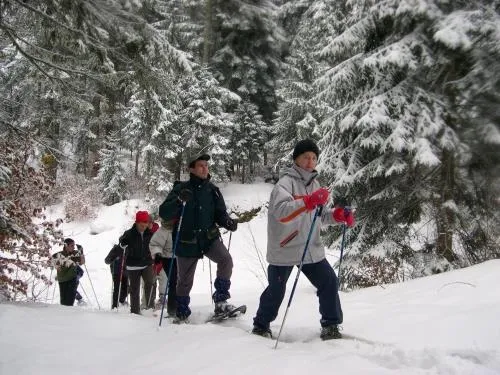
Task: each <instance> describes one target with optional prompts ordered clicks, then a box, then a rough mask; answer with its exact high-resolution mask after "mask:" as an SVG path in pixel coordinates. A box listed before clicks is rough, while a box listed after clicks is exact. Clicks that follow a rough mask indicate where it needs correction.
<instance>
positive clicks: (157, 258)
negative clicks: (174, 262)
mask: <svg viewBox="0 0 500 375" xmlns="http://www.w3.org/2000/svg"><path fill="white" fill-rule="evenodd" d="M154 262H155V264H160V263H163V258H162V256H161V255H160V253H156V254H155V260H154Z"/></svg>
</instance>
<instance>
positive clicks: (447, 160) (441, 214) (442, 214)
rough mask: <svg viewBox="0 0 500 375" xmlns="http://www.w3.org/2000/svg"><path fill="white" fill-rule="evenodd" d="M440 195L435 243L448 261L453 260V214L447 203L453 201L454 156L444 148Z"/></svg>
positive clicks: (438, 250)
mask: <svg viewBox="0 0 500 375" xmlns="http://www.w3.org/2000/svg"><path fill="white" fill-rule="evenodd" d="M440 178H441V180H440V190H441V192H440V196H441V199H440V200H439V201H438V207H437V210H438V211H437V212H438V217H437V232H438V237H437V243H436V251H437V253H438V254H439V255H442V256H443V257H445V258H446V259H447V260H448V261H449V262H452V261H453V260H455V255H454V254H453V229H454V224H455V214H454V212H453V209H452V207H450V206H449V205H448V204H445V203H450V202H452V201H453V190H454V187H455V156H454V154H453V152H452V151H449V150H444V151H443V154H442V168H441V176H440Z"/></svg>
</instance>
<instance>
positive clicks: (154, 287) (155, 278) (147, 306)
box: [146, 267, 160, 309]
mask: <svg viewBox="0 0 500 375" xmlns="http://www.w3.org/2000/svg"><path fill="white" fill-rule="evenodd" d="M153 272H154V275H153V276H154V278H153V280H154V281H153V285H151V290H150V291H149V298H148V301H147V304H146V308H149V306H150V305H151V298H153V290H154V289H156V283H157V282H158V274H157V273H156V271H155V269H154V267H153ZM159 287H160V284H158V288H159ZM153 309H154V307H153Z"/></svg>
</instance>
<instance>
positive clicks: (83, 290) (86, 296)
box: [78, 284, 90, 303]
mask: <svg viewBox="0 0 500 375" xmlns="http://www.w3.org/2000/svg"><path fill="white" fill-rule="evenodd" d="M78 286H79V287H80V288H81V289H82V292H83V294H85V298H87V301H89V303H90V298H89V296H88V295H87V292H86V291H85V288H84V287H83V285H82V284H78Z"/></svg>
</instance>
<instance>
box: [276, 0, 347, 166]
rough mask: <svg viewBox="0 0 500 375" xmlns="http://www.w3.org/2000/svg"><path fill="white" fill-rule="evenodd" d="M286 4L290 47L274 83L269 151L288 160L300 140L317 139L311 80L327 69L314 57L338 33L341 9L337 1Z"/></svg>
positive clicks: (317, 110) (318, 107)
mask: <svg viewBox="0 0 500 375" xmlns="http://www.w3.org/2000/svg"><path fill="white" fill-rule="evenodd" d="M310 3H311V2H310V1H303V0H299V1H289V2H286V4H284V5H283V6H282V7H281V11H280V14H281V15H282V16H281V18H282V19H283V21H282V22H283V23H284V27H286V29H287V30H288V31H289V33H290V34H289V40H290V45H289V47H288V49H287V56H286V60H285V62H284V64H283V73H282V77H283V78H281V79H280V80H279V81H278V91H277V96H278V110H277V112H276V119H275V121H274V127H273V131H272V133H273V138H272V140H271V141H270V149H279V150H284V151H285V152H283V153H282V154H281V155H280V156H281V157H282V158H283V160H289V159H290V154H291V152H292V150H293V147H294V145H295V144H296V143H297V142H298V141H299V140H301V139H306V138H313V139H314V138H316V139H317V138H318V128H317V127H318V123H319V122H320V121H321V119H322V115H323V113H324V110H323V108H322V103H321V101H318V100H317V99H316V98H315V94H316V91H315V88H316V87H315V85H314V83H315V80H316V79H317V78H318V77H319V76H320V75H321V74H322V73H323V72H324V71H325V70H326V69H327V65H326V64H325V63H324V62H323V61H321V60H320V58H319V56H317V53H316V52H317V48H318V47H317V46H318V45H320V46H321V45H326V43H327V40H328V38H330V37H331V36H334V35H337V34H339V33H340V31H341V28H342V25H343V24H342V21H343V19H344V17H345V9H344V7H343V6H342V5H341V4H339V2H338V1H335V0H330V1H316V2H314V3H313V4H310Z"/></svg>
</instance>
